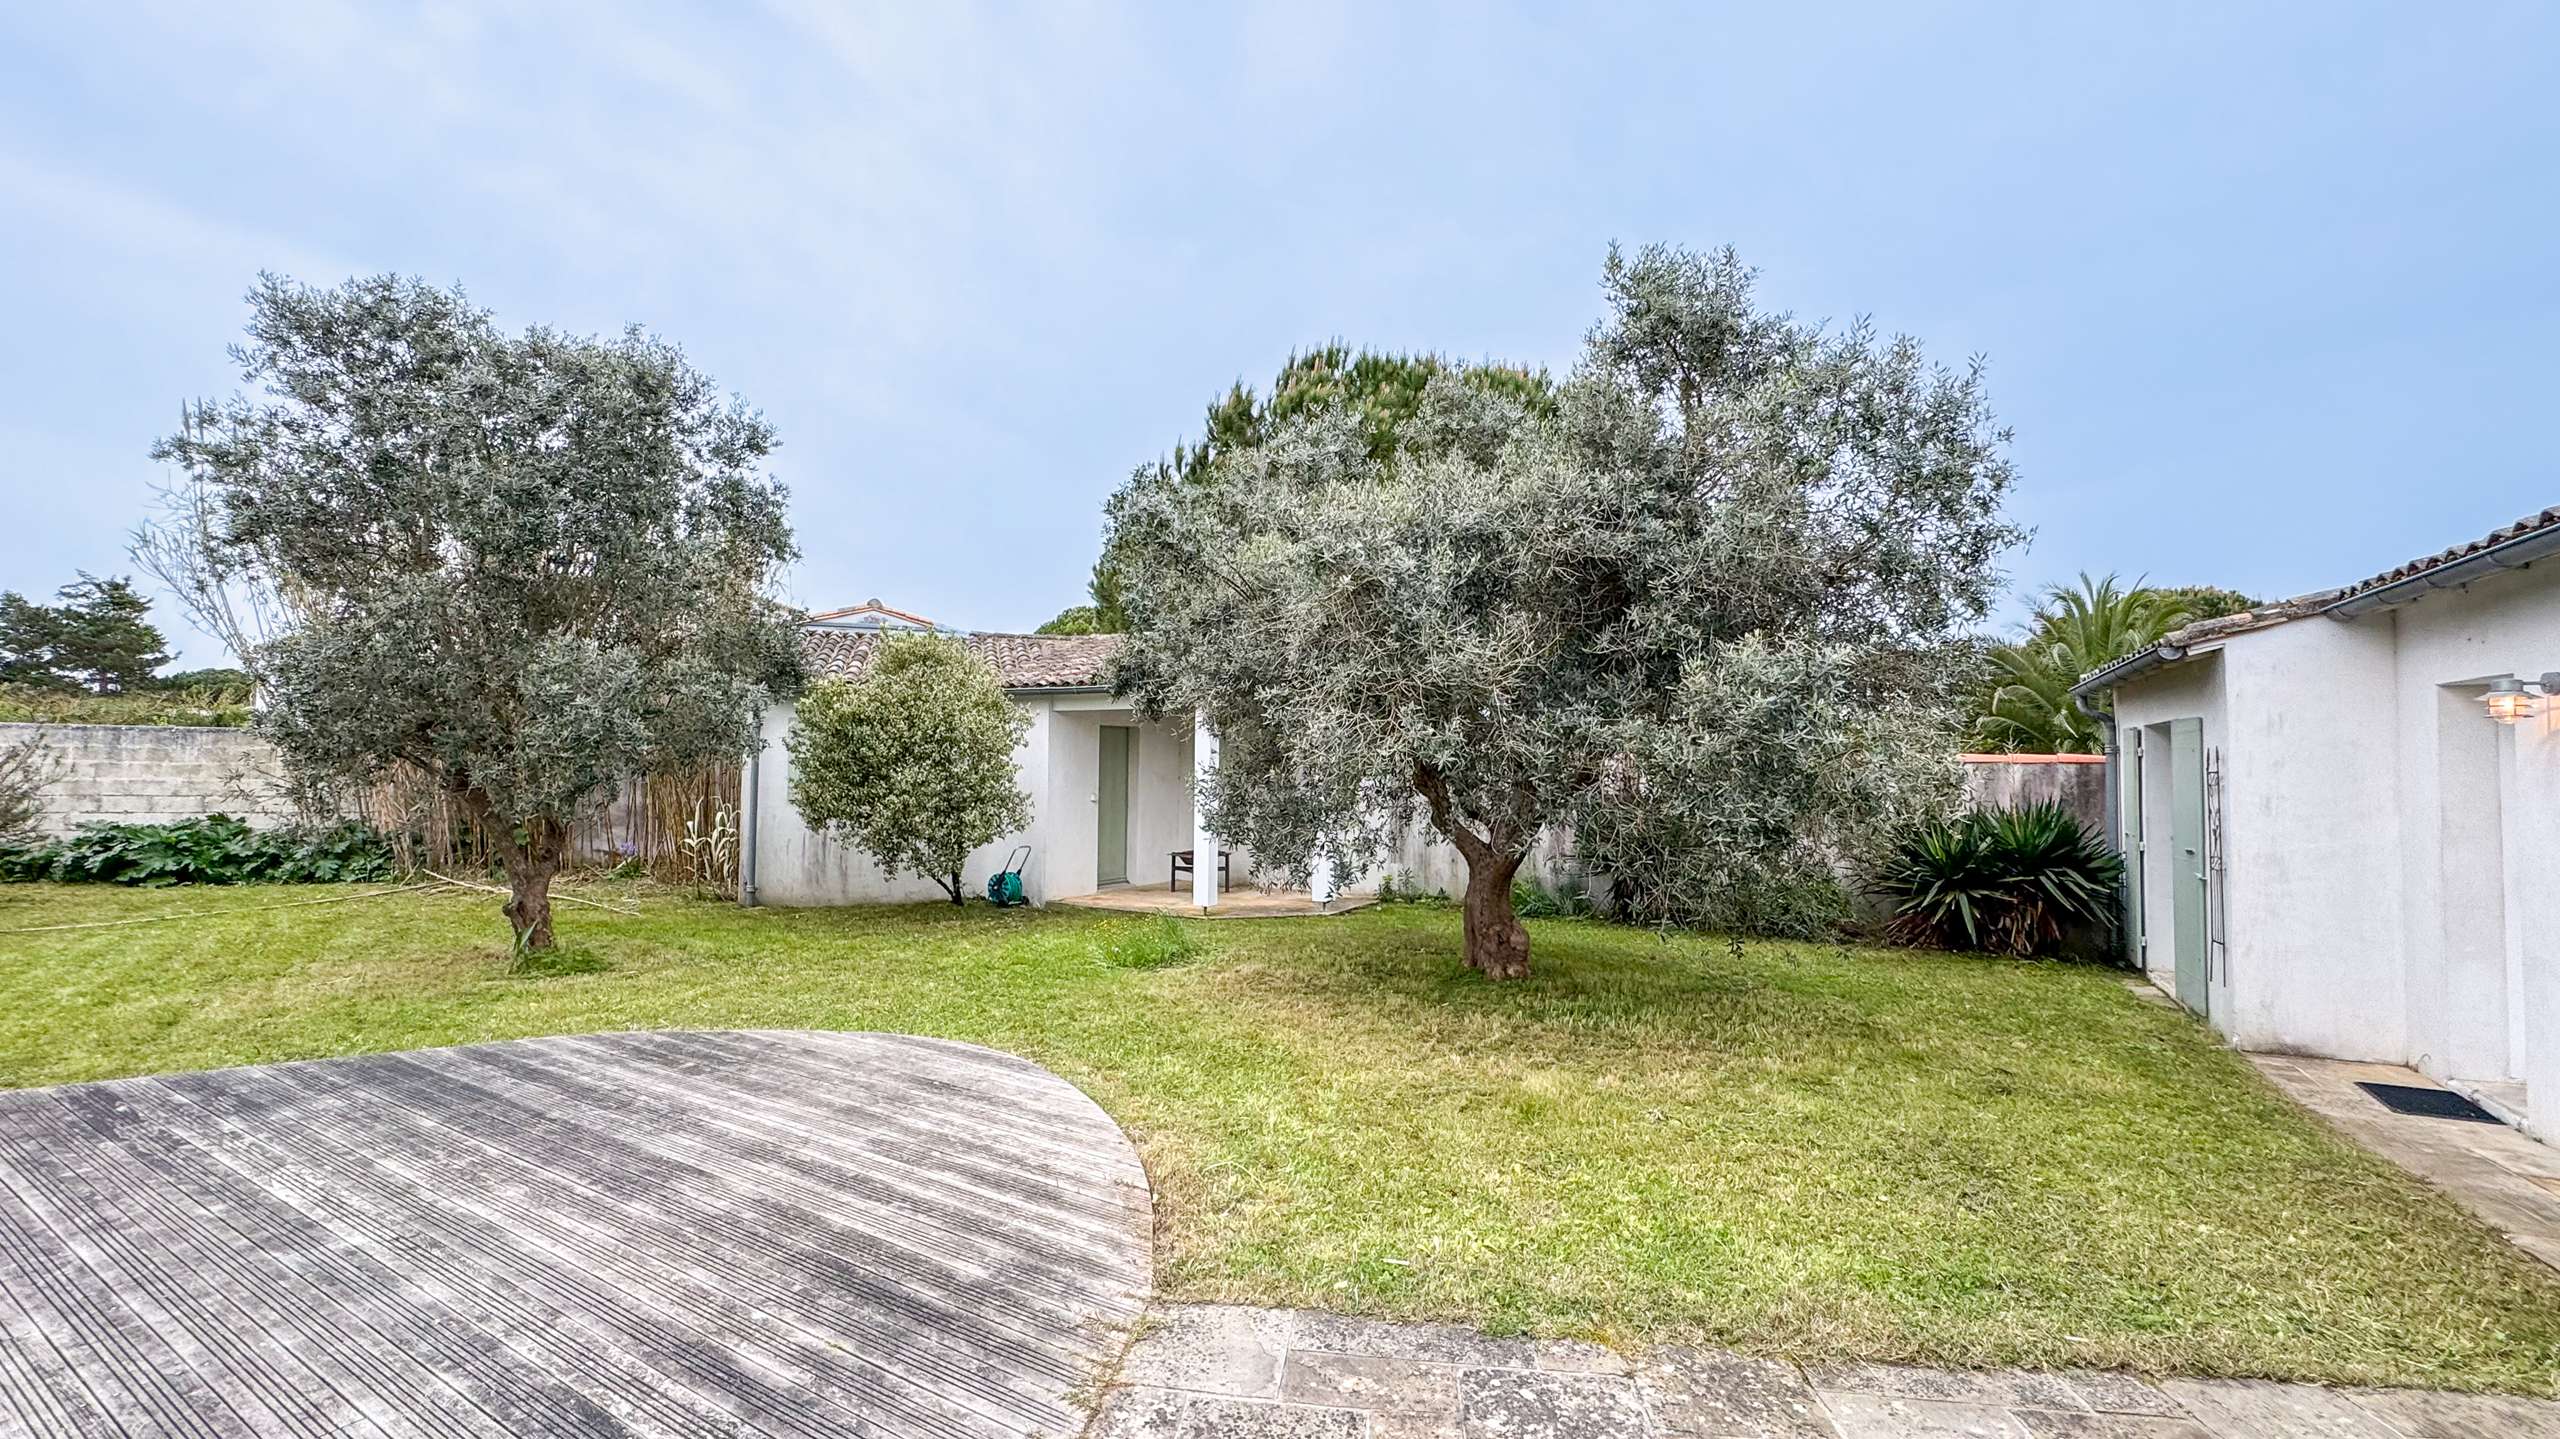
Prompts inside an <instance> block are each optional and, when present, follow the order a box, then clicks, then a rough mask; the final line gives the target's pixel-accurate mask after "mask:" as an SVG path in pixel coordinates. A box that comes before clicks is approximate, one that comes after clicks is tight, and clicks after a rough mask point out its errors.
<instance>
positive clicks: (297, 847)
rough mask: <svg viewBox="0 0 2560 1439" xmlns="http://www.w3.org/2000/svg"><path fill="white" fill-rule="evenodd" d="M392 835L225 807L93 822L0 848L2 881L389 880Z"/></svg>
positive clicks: (357, 825)
mask: <svg viewBox="0 0 2560 1439" xmlns="http://www.w3.org/2000/svg"><path fill="white" fill-rule="evenodd" d="M398 872H399V871H398V866H397V864H396V863H395V862H394V860H393V859H392V854H391V840H390V838H389V837H388V836H386V835H384V834H383V833H382V832H381V831H380V830H377V829H375V828H373V827H372V826H371V825H368V824H365V823H364V822H362V821H360V820H346V821H343V822H341V823H338V824H333V825H327V826H321V827H305V828H295V829H271V830H255V829H251V828H250V827H249V826H248V824H247V822H246V821H243V820H239V819H234V818H233V817H231V816H230V815H227V814H211V815H206V816H205V817H204V818H202V819H188V820H179V821H177V822H176V823H174V824H93V825H89V826H87V827H86V828H84V829H82V830H81V831H80V832H79V833H77V834H74V835H71V836H69V837H67V838H63V839H56V840H45V841H41V842H38V843H35V844H29V845H18V846H14V847H11V848H7V849H0V881H24V880H52V881H54V882H56V883H58V884H133V885H146V886H153V887H157V886H162V885H172V884H329V883H334V882H338V881H342V880H377V879H390V878H392V877H393V876H394V875H396V874H397V873H398Z"/></svg>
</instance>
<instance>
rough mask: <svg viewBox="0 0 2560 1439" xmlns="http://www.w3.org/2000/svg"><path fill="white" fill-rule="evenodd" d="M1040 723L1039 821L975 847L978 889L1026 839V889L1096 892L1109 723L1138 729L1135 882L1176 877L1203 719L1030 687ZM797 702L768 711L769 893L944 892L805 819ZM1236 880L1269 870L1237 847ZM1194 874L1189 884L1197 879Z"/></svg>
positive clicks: (1041, 896) (970, 870) (1031, 892)
mask: <svg viewBox="0 0 2560 1439" xmlns="http://www.w3.org/2000/svg"><path fill="white" fill-rule="evenodd" d="M1020 702H1021V703H1022V704H1023V706H1024V708H1025V709H1027V710H1028V711H1029V712H1030V715H1031V726H1030V729H1029V730H1028V731H1027V732H1026V733H1025V734H1024V735H1023V739H1022V743H1021V744H1020V745H1018V746H1016V747H1015V750H1014V764H1015V767H1016V771H1017V773H1018V774H1019V775H1020V777H1021V780H1020V782H1021V784H1022V787H1023V789H1024V791H1025V792H1027V793H1028V794H1029V795H1030V796H1031V812H1032V819H1031V823H1030V825H1029V826H1028V827H1027V828H1025V829H1023V830H1021V831H1020V832H1018V833H1015V834H1009V835H1006V836H1004V837H1002V838H1000V839H998V840H996V841H995V842H994V843H992V844H988V845H984V846H981V847H980V848H978V849H977V850H974V851H972V852H971V854H970V856H969V861H968V864H967V866H966V867H965V868H964V870H963V871H962V875H963V881H964V883H963V888H964V891H965V892H966V893H969V894H972V895H975V894H980V893H983V892H984V890H985V887H986V882H987V877H988V876H989V875H991V874H994V873H995V872H996V871H997V870H999V869H1000V868H1002V867H1003V865H1004V863H1005V861H1006V859H1007V857H1008V856H1010V855H1011V853H1012V852H1013V849H1014V847H1015V846H1016V845H1019V844H1029V845H1030V846H1031V856H1030V859H1029V861H1028V862H1027V863H1026V864H1025V865H1024V866H1023V876H1022V878H1023V891H1024V893H1025V894H1026V895H1028V896H1029V897H1030V899H1031V900H1032V902H1033V903H1035V904H1037V903H1045V902H1047V901H1048V900H1050V899H1054V898H1057V897H1059V896H1062V895H1080V894H1090V893H1092V892H1093V891H1094V890H1095V889H1096V888H1097V887H1098V886H1097V883H1096V874H1095V869H1096V862H1095V845H1096V840H1097V838H1098V831H1099V827H1100V819H1101V816H1100V795H1099V793H1098V789H1097V785H1098V782H1099V780H1100V777H1101V759H1102V751H1101V744H1102V726H1104V725H1106V724H1109V725H1127V726H1130V727H1132V728H1134V729H1135V730H1136V732H1137V733H1136V737H1135V741H1134V743H1133V744H1132V746H1131V753H1130V772H1129V880H1130V882H1131V883H1132V884H1133V885H1140V886H1161V885H1163V884H1164V883H1165V869H1166V863H1165V862H1166V857H1167V856H1168V855H1170V854H1171V853H1172V852H1173V851H1175V850H1179V849H1189V848H1190V847H1191V727H1190V726H1189V725H1188V724H1187V723H1185V724H1165V723H1158V724H1143V723H1141V722H1139V720H1138V719H1137V718H1136V716H1135V715H1133V714H1132V713H1130V711H1129V710H1127V709H1126V708H1124V707H1121V706H1119V705H1117V704H1116V703H1114V702H1113V701H1112V700H1111V699H1110V697H1108V696H1105V695H1076V694H1062V695H1055V696H1050V695H1030V696H1025V697H1022V698H1021V701H1020ZM792 713H793V711H792V707H791V706H789V705H777V706H775V707H773V708H772V709H770V710H768V711H766V713H765V717H764V725H763V742H764V750H763V755H762V764H761V767H760V768H761V773H760V775H759V777H758V782H757V793H756V798H755V805H756V815H757V820H758V824H757V835H756V841H755V843H756V890H757V898H758V899H759V901H761V902H762V903H765V904H774V905H834V904H891V903H905V902H910V901H917V900H934V899H943V898H946V896H945V895H944V894H943V892H942V888H941V886H939V885H937V884H935V883H934V882H933V881H932V880H931V879H928V878H925V877H923V876H920V875H914V874H906V875H901V876H899V877H898V878H896V879H894V880H892V879H890V878H888V877H887V876H885V875H883V874H882V873H881V871H880V867H879V865H878V864H876V863H874V862H873V861H872V860H871V859H870V858H869V857H868V856H866V855H864V854H862V853H861V852H860V851H859V850H857V849H855V848H853V847H852V846H850V845H846V844H840V843H838V842H836V841H834V840H832V839H829V838H828V837H826V836H825V835H823V834H820V833H818V832H816V831H813V830H811V829H810V828H809V826H808V825H807V824H805V823H803V822H802V820H801V818H800V815H799V812H798V811H797V810H796V809H794V808H793V807H792V803H791V769H790V755H789V753H788V751H787V750H786V749H785V747H784V741H785V738H786V737H787V736H788V735H789V734H790V732H791V719H792ZM1228 849H1229V852H1230V868H1231V872H1232V875H1233V883H1234V884H1235V885H1236V886H1237V887H1239V888H1242V887H1245V886H1248V885H1251V884H1253V883H1254V882H1255V880H1256V878H1257V874H1256V870H1255V866H1254V861H1253V856H1252V855H1251V854H1250V853H1249V852H1247V851H1246V850H1245V849H1244V848H1243V847H1242V846H1241V845H1232V844H1231V845H1229V846H1228ZM1187 878H1188V877H1187V876H1186V881H1187Z"/></svg>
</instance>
